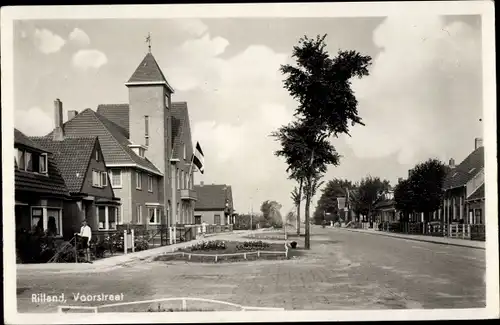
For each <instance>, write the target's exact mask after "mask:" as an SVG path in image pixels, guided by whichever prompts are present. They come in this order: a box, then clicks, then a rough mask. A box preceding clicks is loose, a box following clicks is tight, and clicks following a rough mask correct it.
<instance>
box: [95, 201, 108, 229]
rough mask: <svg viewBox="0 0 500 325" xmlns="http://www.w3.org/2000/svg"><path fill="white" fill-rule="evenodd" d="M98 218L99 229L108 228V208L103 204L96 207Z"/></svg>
mask: <svg viewBox="0 0 500 325" xmlns="http://www.w3.org/2000/svg"><path fill="white" fill-rule="evenodd" d="M96 215H97V220H98V221H99V230H106V210H105V207H103V206H98V207H96Z"/></svg>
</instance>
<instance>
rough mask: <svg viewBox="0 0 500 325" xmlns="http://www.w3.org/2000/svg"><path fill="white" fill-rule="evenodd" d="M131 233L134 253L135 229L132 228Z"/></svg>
mask: <svg viewBox="0 0 500 325" xmlns="http://www.w3.org/2000/svg"><path fill="white" fill-rule="evenodd" d="M130 233H131V234H132V236H131V237H132V253H134V252H135V236H134V229H131V230H130Z"/></svg>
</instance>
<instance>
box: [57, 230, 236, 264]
mask: <svg viewBox="0 0 500 325" xmlns="http://www.w3.org/2000/svg"><path fill="white" fill-rule="evenodd" d="M203 230H205V232H204V233H205V234H212V233H221V232H229V231H232V230H233V226H232V225H222V226H221V225H207V226H206V227H205V229H201V226H199V227H198V226H195V225H182V226H175V227H166V226H164V225H152V226H149V227H148V228H146V227H145V226H143V225H119V226H118V227H117V229H116V230H105V231H93V232H92V239H91V242H90V245H89V251H90V255H91V259H93V260H97V259H102V258H106V257H109V256H114V255H119V254H127V253H130V252H132V253H133V252H136V251H142V250H147V249H152V248H157V247H161V246H167V245H171V244H174V243H179V242H188V241H191V240H194V239H196V237H197V236H200V235H202V234H203ZM78 240H79V237H73V238H72V239H71V240H70V241H68V242H63V243H62V244H61V246H59V247H58V248H57V249H56V250H55V253H54V255H53V256H52V258H50V259H49V261H48V263H57V262H76V263H77V262H78V261H82V260H84V259H85V252H84V251H83V250H82V249H80V248H79V245H80V243H79V242H78Z"/></svg>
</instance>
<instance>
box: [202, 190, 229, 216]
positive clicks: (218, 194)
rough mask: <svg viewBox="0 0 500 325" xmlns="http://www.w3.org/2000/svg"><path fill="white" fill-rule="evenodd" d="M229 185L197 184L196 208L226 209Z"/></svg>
mask: <svg viewBox="0 0 500 325" xmlns="http://www.w3.org/2000/svg"><path fill="white" fill-rule="evenodd" d="M227 189H228V187H227V186H226V185H215V184H214V185H202V186H201V185H195V186H194V190H195V191H196V194H197V196H198V201H196V203H195V208H194V209H195V210H199V211H202V210H224V208H225V207H226V198H228V197H227V195H228V193H227Z"/></svg>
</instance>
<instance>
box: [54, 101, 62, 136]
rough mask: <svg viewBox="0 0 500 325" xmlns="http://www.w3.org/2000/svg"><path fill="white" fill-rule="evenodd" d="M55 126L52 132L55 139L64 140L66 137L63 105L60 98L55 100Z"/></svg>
mask: <svg viewBox="0 0 500 325" xmlns="http://www.w3.org/2000/svg"><path fill="white" fill-rule="evenodd" d="M54 126H55V127H54V132H53V133H52V135H53V139H54V141H62V140H63V139H64V133H63V107H62V102H61V101H60V100H59V98H57V99H56V100H55V101H54Z"/></svg>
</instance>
